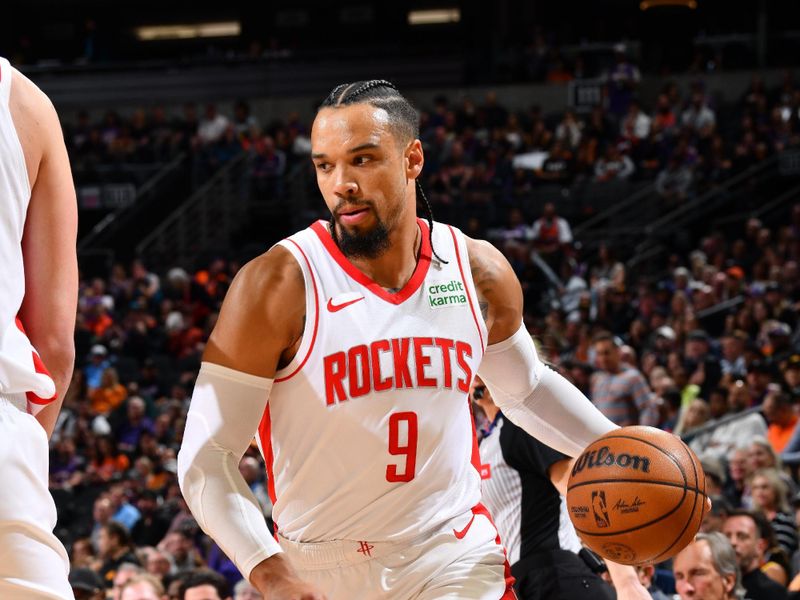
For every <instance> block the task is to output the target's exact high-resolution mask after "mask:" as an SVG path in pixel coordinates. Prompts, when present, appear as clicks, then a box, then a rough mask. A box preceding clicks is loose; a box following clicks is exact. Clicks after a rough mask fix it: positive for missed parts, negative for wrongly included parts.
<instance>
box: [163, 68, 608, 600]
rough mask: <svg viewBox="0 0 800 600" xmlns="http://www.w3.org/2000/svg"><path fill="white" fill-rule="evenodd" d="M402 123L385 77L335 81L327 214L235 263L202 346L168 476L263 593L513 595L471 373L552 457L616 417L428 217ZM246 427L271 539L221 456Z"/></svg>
mask: <svg viewBox="0 0 800 600" xmlns="http://www.w3.org/2000/svg"><path fill="white" fill-rule="evenodd" d="M417 123H418V115H417V112H416V111H415V110H414V109H413V108H412V106H411V105H410V104H409V103H408V101H407V100H406V99H405V98H404V97H403V96H402V95H400V93H399V92H398V91H397V90H396V89H395V88H394V86H393V85H392V84H390V83H389V82H386V81H383V80H373V81H366V82H358V83H353V84H345V85H340V86H337V87H336V88H335V89H334V90H333V91H332V92H331V93H330V95H329V96H328V97H327V99H326V100H325V101H324V102H323V104H322V106H321V107H320V109H319V111H318V113H317V116H316V119H315V121H314V124H313V128H312V133H311V145H312V156H311V157H312V160H313V163H314V166H315V168H316V173H317V182H318V185H319V188H320V191H321V193H322V196H323V198H324V200H325V203H326V204H327V207H328V209H329V210H330V212H331V219H330V222H325V221H318V222H316V223H314V224H312V225H311V227H309V228H308V229H305V230H303V231H301V232H299V233H297V234H295V235H293V236H291V237H290V238H288V239H286V240H283V241H282V242H280V243H279V244H278V245H276V246H275V247H273V248H272V249H271V250H269V251H268V252H267V253H266V254H264V255H262V256H261V257H259V258H256V259H255V260H253V261H252V262H250V263H249V264H247V265H246V266H245V267H244V268H243V269H242V270H241V271H240V273H239V274H238V275H237V277H236V279H235V281H234V282H233V284H232V286H231V288H230V290H229V292H228V295H227V297H226V299H225V303H224V305H223V307H222V310H221V312H220V316H219V321H218V323H217V325H216V327H215V329H214V331H213V333H212V335H211V338H210V340H209V343H208V346H207V349H206V352H205V355H204V362H203V365H202V367H201V370H200V373H199V375H198V379H197V383H196V385H195V390H194V394H193V397H192V404H191V407H190V410H189V415H188V417H187V423H186V432H185V434H184V440H183V446H182V448H181V451H180V454H179V457H178V463H179V465H178V471H179V474H178V476H179V480H180V483H181V488H182V491H183V494H184V496H185V498H186V501H187V503H188V505H189V506H190V508H191V510H192V512H193V513H194V515H195V517H196V518H197V520H198V522H199V523H200V525H201V526H202V528H203V529H204V530H205V531H206V532H207V533H209V535H211V537H213V538H214V539H215V540H216V541H217V543H218V544H219V545H220V547H221V548H222V549H223V550H224V551H225V552H226V553H227V554H228V556H229V557H231V558H232V559H233V561H234V562H235V563H236V565H237V566H238V567H239V569H240V570H241V571H242V573H243V574H244V575H245V577H247V578H248V579H249V580H250V581H251V582H252V583H253V584H254V585H255V586H256V587H257V588H258V589H259V590H260V591H261V592H262V593H263V594H264V596H265V597H266V598H269V599H270V600H276V599H280V600H284V599H290V598H292V599H303V600H311V599H314V600H319V599H321V598H328V599H329V600H344V599H348V600H349V599H352V598H370V599H377V598H387V599H388V598H391V599H393V600H395V599H396V600H400V599H404V598H417V599H420V600H431V599H434V598H460V599H486V600H490V599H491V600H497V599H499V598H513V597H514V593H513V591H512V589H511V579H512V578H511V577H510V573H509V568H508V564H507V562H506V560H505V556H504V551H503V548H502V546H501V545H500V543H499V538H498V535H497V532H496V530H495V528H494V526H493V524H492V522H491V519H490V517H489V515H488V513H487V511H486V510H485V509H484V508H483V507H482V506H480V505H479V500H480V475H479V472H478V468H479V456H478V449H477V445H476V443H475V436H474V431H473V424H472V418H471V415H470V407H469V398H468V394H469V386H470V382H471V381H472V378H473V376H474V374H475V373H476V372H480V374H481V377H482V378H483V380H484V381H485V382H486V384H487V386H488V387H489V388H490V389H491V391H492V395H493V396H494V399H495V402H496V403H497V404H498V406H500V407H501V409H502V410H503V412H504V414H505V415H506V416H508V417H509V419H511V420H512V421H515V422H516V423H518V424H519V425H520V426H521V427H523V428H524V429H525V430H526V431H528V432H529V433H531V434H533V435H535V436H536V437H538V438H539V439H540V440H542V441H543V442H544V443H546V444H548V445H550V446H552V447H553V448H555V449H557V450H559V451H561V452H564V453H565V454H567V455H569V456H575V455H577V454H578V453H579V452H581V451H582V450H583V448H585V447H586V446H587V445H588V444H589V443H590V442H592V441H593V440H594V439H596V438H597V437H598V436H600V435H602V434H604V433H606V432H608V431H610V430H612V429H614V428H615V425H614V424H613V423H611V422H610V421H608V420H607V419H606V418H605V417H603V415H602V414H601V413H600V412H599V411H598V410H596V409H595V408H594V407H593V406H592V404H591V403H590V402H589V401H588V400H587V399H586V398H585V397H584V396H583V395H582V394H581V393H580V392H579V391H578V390H577V389H576V388H574V387H573V386H572V385H571V384H569V383H568V382H567V381H566V380H565V379H564V378H562V377H561V376H559V375H558V374H556V373H555V372H554V371H552V370H550V369H548V368H547V367H546V366H545V365H544V364H543V363H542V362H541V361H540V360H539V359H538V357H537V355H536V350H535V348H534V345H533V341H532V340H531V337H530V335H528V333H527V331H526V330H525V327H524V326H523V325H522V292H521V288H520V284H519V282H518V281H517V279H516V277H515V275H514V272H513V271H512V269H511V267H510V266H509V264H508V262H507V261H506V260H505V258H504V257H503V256H502V254H501V253H500V252H499V251H498V250H496V249H495V248H494V247H493V246H491V245H490V244H488V243H486V242H481V241H476V240H472V239H469V238H467V237H465V236H464V235H463V234H462V233H461V232H459V231H458V230H456V229H454V228H452V227H448V226H446V225H442V224H439V223H434V222H433V220H432V217H431V214H430V206H429V205H428V203H427V200H426V198H425V196H424V194H423V193H422V192H421V188H419V187H418V185H417V184H416V180H417V177H419V175H420V172H421V171H422V167H423V163H424V157H423V152H422V145H421V143H420V141H419V139H418V131H417V128H418V125H417ZM418 189H419V191H420V193H419V195H418V194H417V190H418ZM418 200H419V201H421V202H423V203H424V205H425V206H426V207H427V212H428V220H427V222H426V221H424V220H421V219H418V218H417V215H416V207H417V201H418ZM268 400H269V402H268ZM256 433H257V434H258V436H257V439H258V441H259V443H260V445H261V450H262V452H263V454H264V457H265V459H266V464H267V469H268V481H269V492H270V495H271V497H272V500H273V503H274V512H273V516H274V519H275V522H276V524H277V538H278V540H279V543H276V541H275V540H273V539H271V538H270V536H269V533H268V530H267V527H266V525H265V523H264V518H263V516H262V515H261V512H260V510H259V508H258V502H257V501H256V499H255V498H254V497H253V494H252V492H251V491H250V490H249V489H248V488H247V485H246V484H245V482H244V480H243V479H242V478H241V477H240V475H239V471H238V469H237V464H238V462H239V459H240V457H241V456H242V454H243V453H244V451H245V449H246V448H247V446H248V444H249V443H250V440H251V439H252V438H253V436H254V435H255V434H256ZM281 550H283V553H281ZM306 582H308V583H306Z"/></svg>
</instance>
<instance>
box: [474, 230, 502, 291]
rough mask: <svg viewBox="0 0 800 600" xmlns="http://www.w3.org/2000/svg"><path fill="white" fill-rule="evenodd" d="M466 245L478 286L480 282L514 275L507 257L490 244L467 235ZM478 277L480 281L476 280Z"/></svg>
mask: <svg viewBox="0 0 800 600" xmlns="http://www.w3.org/2000/svg"><path fill="white" fill-rule="evenodd" d="M464 243H465V244H466V247H467V254H468V255H469V265H470V269H471V270H472V276H473V279H475V284H476V285H479V281H483V280H484V279H493V278H495V277H498V276H501V275H508V274H511V275H513V270H512V269H511V265H510V264H509V263H508V260H506V257H505V256H503V253H502V252H500V250H498V249H497V248H496V247H495V246H494V245H492V244H491V243H490V242H488V241H486V240H481V239H477V238H471V237H469V236H468V235H466V234H465V235H464ZM476 275H478V276H479V278H478V279H476Z"/></svg>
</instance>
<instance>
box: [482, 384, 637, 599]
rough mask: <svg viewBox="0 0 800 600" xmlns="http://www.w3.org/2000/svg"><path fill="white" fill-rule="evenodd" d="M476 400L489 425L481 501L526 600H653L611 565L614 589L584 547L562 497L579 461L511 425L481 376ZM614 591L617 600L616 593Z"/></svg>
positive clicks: (625, 571) (632, 573) (627, 572)
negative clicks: (492, 518) (614, 599)
mask: <svg viewBox="0 0 800 600" xmlns="http://www.w3.org/2000/svg"><path fill="white" fill-rule="evenodd" d="M470 395H471V397H472V400H473V401H474V402H475V404H476V405H477V407H478V410H480V411H483V413H484V414H485V415H486V418H487V419H488V422H489V425H488V427H487V428H486V430H485V431H483V432H482V436H481V440H480V446H479V449H480V453H481V479H483V485H482V487H481V492H482V496H481V499H482V502H483V503H484V505H485V506H486V508H487V509H489V512H490V513H491V514H492V516H493V517H494V521H495V523H496V524H497V529H498V531H499V532H500V539H502V540H503V545H504V546H505V548H506V552H507V554H508V561H509V563H510V564H511V573H512V575H514V578H515V580H516V582H515V584H514V588H515V590H516V592H517V594H518V595H519V597H520V599H521V600H584V599H585V598H592V599H596V600H603V599H604V600H613V598H615V597H616V598H618V600H645V599H646V600H650V594H649V593H648V591H647V589H646V588H645V587H644V586H643V585H642V584H641V583H640V581H639V578H638V575H637V573H636V570H635V569H634V568H633V567H628V566H625V565H619V564H615V563H612V562H611V561H606V566H607V567H608V569H609V574H610V575H611V578H612V581H613V583H614V588H612V587H611V586H609V585H608V584H607V583H606V582H605V581H603V579H602V578H601V577H600V575H598V574H597V573H596V572H594V570H593V569H592V568H590V566H589V563H588V562H587V561H591V564H592V566H593V567H594V568H595V570H596V567H597V566H599V565H602V562H601V561H600V560H599V559H597V558H595V557H594V556H593V555H592V554H587V553H588V552H589V551H588V550H585V549H583V548H582V545H581V541H580V539H579V538H578V534H577V533H576V532H575V527H573V525H572V521H570V519H569V515H568V514H567V508H566V502H565V501H564V498H563V496H566V494H567V482H568V480H569V474H570V471H572V467H573V466H574V463H575V459H570V458H569V457H568V456H566V455H564V454H562V453H561V452H557V451H555V450H553V449H552V448H550V447H548V446H545V445H544V444H542V443H541V442H540V441H539V440H537V439H536V438H534V437H532V436H530V435H528V434H527V433H525V432H524V431H523V430H522V429H520V428H519V427H517V426H516V425H514V423H512V422H510V421H507V420H506V419H505V417H504V416H503V413H502V412H500V409H499V408H498V407H497V405H496V404H495V403H494V401H493V400H492V394H491V393H490V392H489V390H487V389H486V386H485V385H484V383H483V381H482V380H481V378H480V377H476V378H475V380H474V381H473V383H472V390H471V394H470ZM614 589H616V596H615V594H614Z"/></svg>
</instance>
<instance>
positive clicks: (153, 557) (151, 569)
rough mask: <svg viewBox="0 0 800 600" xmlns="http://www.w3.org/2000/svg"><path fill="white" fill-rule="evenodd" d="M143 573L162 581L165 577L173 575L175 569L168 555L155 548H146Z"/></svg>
mask: <svg viewBox="0 0 800 600" xmlns="http://www.w3.org/2000/svg"><path fill="white" fill-rule="evenodd" d="M145 571H146V572H147V573H149V574H150V575H153V576H154V577H156V578H158V579H159V580H160V581H164V579H165V578H166V577H167V575H170V574H173V573H175V572H176V569H175V563H174V562H173V561H172V557H171V556H170V555H169V554H167V553H166V552H163V551H161V550H158V549H157V548H148V549H147V551H146V553H145Z"/></svg>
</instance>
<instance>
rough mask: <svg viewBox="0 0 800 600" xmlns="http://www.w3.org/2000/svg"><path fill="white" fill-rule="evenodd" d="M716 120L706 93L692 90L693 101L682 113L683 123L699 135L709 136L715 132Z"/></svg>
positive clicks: (702, 136)
mask: <svg viewBox="0 0 800 600" xmlns="http://www.w3.org/2000/svg"><path fill="white" fill-rule="evenodd" d="M716 122H717V119H716V115H715V114H714V111H713V110H711V109H710V108H709V107H708V104H706V99H705V94H703V92H702V91H700V90H695V91H694V92H692V99H691V103H690V104H689V106H688V107H686V110H684V111H683V113H682V114H681V124H682V125H683V126H684V127H688V128H689V129H691V130H692V131H693V132H694V133H695V134H696V135H697V136H699V137H701V138H708V137H711V134H712V133H714V126H715V125H716Z"/></svg>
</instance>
